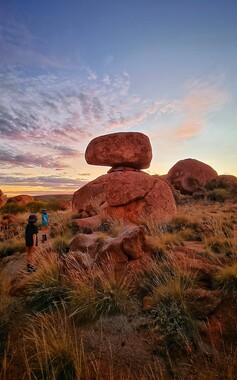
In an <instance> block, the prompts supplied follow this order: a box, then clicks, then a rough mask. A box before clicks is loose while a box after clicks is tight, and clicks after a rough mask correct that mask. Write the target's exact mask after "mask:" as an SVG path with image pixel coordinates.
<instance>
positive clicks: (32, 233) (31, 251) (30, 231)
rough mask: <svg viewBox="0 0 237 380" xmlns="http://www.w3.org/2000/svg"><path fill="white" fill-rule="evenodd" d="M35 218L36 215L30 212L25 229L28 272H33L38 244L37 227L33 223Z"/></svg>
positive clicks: (35, 220)
mask: <svg viewBox="0 0 237 380" xmlns="http://www.w3.org/2000/svg"><path fill="white" fill-rule="evenodd" d="M37 219H38V218H37V216H36V215H34V214H31V215H30V216H29V218H28V224H27V226H26V229H25V242H26V259H27V271H28V272H29V273H32V272H35V255H36V247H37V246H38V227H37V226H36V225H35V223H36V222H37Z"/></svg>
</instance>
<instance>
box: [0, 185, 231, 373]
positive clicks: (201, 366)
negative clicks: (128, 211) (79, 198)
mask: <svg viewBox="0 0 237 380" xmlns="http://www.w3.org/2000/svg"><path fill="white" fill-rule="evenodd" d="M213 190H215V189H212V190H209V191H213ZM40 202H41V201H40ZM195 202H196V201H195ZM206 202H207V201H200V202H199V203H190V202H189V203H186V204H183V205H182V204H180V205H179V206H178V214H177V217H175V218H173V220H171V221H170V222H169V223H160V222H159V221H157V220H155V219H154V218H153V219H149V218H147V220H143V222H142V225H143V226H144V231H145V239H146V247H147V250H148V251H149V253H150V254H151V259H150V260H148V261H144V263H143V264H142V265H141V266H139V267H138V268H137V269H136V268H135V269H133V267H130V266H128V268H127V269H124V271H122V272H121V271H120V272H116V271H115V270H114V263H113V262H112V261H111V262H110V263H108V265H107V266H106V267H100V266H98V265H97V264H96V263H95V262H94V260H93V258H90V257H89V256H88V254H87V252H85V253H81V252H74V254H73V255H71V254H70V252H69V253H68V247H69V242H70V240H71V239H72V238H73V231H72V223H71V222H72V219H73V218H74V215H72V212H71V211H70V210H69V211H59V210H57V211H52V212H51V213H50V225H49V231H48V235H49V243H47V244H44V246H42V248H39V262H38V264H37V271H36V272H35V273H33V274H30V275H27V274H26V273H22V272H19V273H18V276H19V279H18V278H16V281H15V282H14V284H12V283H11V276H10V275H9V270H8V272H7V271H6V272H4V274H3V272H2V273H0V341H1V344H0V367H1V369H0V377H1V378H2V379H4V380H7V379H12V380H15V379H18V378H21V377H24V379H26V380H36V379H44V380H46V379H47V380H51V379H53V380H62V379H66V380H80V379H82V378H83V379H85V380H89V379H92V378H95V379H100V378H105V379H106V380H107V379H108V380H114V379H116V378H119V379H123V380H125V379H126V380H127V379H129V380H134V379H137V378H139V379H142V380H151V379H161V380H171V379H177V380H178V379H180V380H181V379H183V378H188V379H191V380H192V379H193V380H206V379H208V380H209V379H219V378H220V379H228V380H234V379H235V374H236V369H237V358H236V352H234V351H233V347H234V342H235V341H236V339H237V336H236V334H235V332H233V331H232V332H231V333H230V331H229V330H228V328H229V327H228V326H229V325H231V321H229V318H232V315H233V318H235V315H236V312H237V304H236V301H235V299H236V297H235V292H236V289H237V283H236V278H237V267H236V258H237V244H236V238H237V235H236V226H237V224H236V217H235V215H236V211H237V208H236V206H235V204H232V203H228V200H226V201H225V202H224V203H222V202H215V203H212V204H210V203H208V202H207V203H206ZM33 203H35V202H33ZM37 205H39V204H38V203H37ZM34 206H36V205H35V204H32V207H34ZM40 208H41V207H40ZM47 209H48V207H47ZM31 210H33V209H31ZM35 210H36V209H34V212H36V211H35ZM27 216H28V211H27V212H24V213H18V214H17V218H18V220H19V222H20V228H19V229H18V232H17V234H18V235H17V238H14V236H15V235H14V234H13V231H10V230H9V231H8V236H9V237H7V238H6V235H5V232H3V233H2V235H0V238H1V236H2V241H1V242H0V257H1V262H2V267H3V268H5V267H6V268H12V265H14V260H15V259H14V257H15V256H16V257H17V258H18V259H19V258H20V257H24V254H23V255H22V256H21V255H14V253H15V252H24V250H25V247H24V239H23V233H24V227H25V223H26V220H27ZM104 217H105V218H104V219H103V220H102V224H101V226H100V228H99V230H98V231H97V232H95V236H97V242H98V241H99V242H100V241H101V242H103V244H104V243H105V242H106V240H107V239H111V238H114V237H116V236H117V235H118V234H119V233H121V232H122V231H123V229H124V228H126V222H124V221H121V220H111V219H110V218H108V215H107V216H106V215H104ZM15 233H16V232H15ZM196 246H197V247H200V249H199V250H198V251H196ZM99 247H100V245H99V244H98V249H99ZM9 254H11V255H12V256H11V257H6V256H7V255H9ZM200 263H201V264H200ZM199 264H200V267H199ZM208 265H209V266H210V272H208V271H209V269H208V268H209V267H208ZM134 270H135V272H133V271H134ZM6 273H7V276H6ZM135 273H136V274H135ZM13 285H14V286H13ZM12 289H16V291H15V290H14V292H12ZM200 289H201V290H203V293H202V292H200V294H201V295H200V297H204V298H205V291H206V290H209V291H210V293H214V294H216V292H217V297H220V302H221V303H220V308H219V311H218V314H215V309H213V310H214V311H212V313H213V314H211V315H210V317H209V316H208V315H207V317H204V316H202V313H201V311H202V298H199V299H198V298H197V297H198V296H197V294H199V293H198V292H199V290H200ZM202 294H204V295H202ZM144 297H145V298H146V307H145V306H144V305H145V301H144V300H145V298H144ZM190 297H191V298H190ZM200 299H201V300H200ZM210 299H211V298H210ZM208 302H209V301H208ZM208 302H207V304H208V305H209V303H208ZM210 303H211V301H210ZM19 304H21V307H20V308H19V306H17V305H19ZM227 307H228V313H227V311H226V315H225V310H227ZM194 309H195V312H194ZM16 311H17V313H16ZM227 314H228V321H227V322H226V321H225V319H226V318H227ZM26 315H27V316H26ZM212 315H213V316H214V317H213V319H212ZM23 316H24V317H23ZM219 316H221V317H219ZM22 317H23V318H22ZM118 317H119V318H126V319H124V321H123V323H125V324H123V325H122V327H121V328H120V329H121V331H123V329H127V330H126V331H129V333H130V334H131V335H132V334H134V345H133V348H132V346H131V347H130V346H129V345H128V343H127V341H126V339H125V340H124V339H122V338H121V342H120V341H119V334H120V333H119V334H118V333H117V332H116V334H118V337H117V338H116V339H117V340H116V345H115V340H114V339H115V338H114V335H113V334H114V328H115V327H116V326H117V325H116V323H117V320H116V318H118ZM18 320H19V321H21V322H20V323H19V322H18ZM106 321H107V322H106ZM125 321H126V322H125ZM104 323H107V325H108V326H111V327H110V330H107V334H109V335H108V336H104V335H103V330H102V327H101V330H100V329H99V328H98V326H102V325H103V324H104ZM215 323H218V324H219V325H218V326H219V327H218V329H219V330H218V329H217V327H216V325H215ZM116 328H117V327H116ZM212 329H213V331H214V333H213V334H211V332H209V330H210V331H211V330H212ZM217 330H218V331H219V333H218V332H217ZM116 331H117V330H116ZM88 334H89V335H90V336H91V338H89V335H88ZM218 334H219V335H218ZM228 334H229V335H228ZM132 336H133V335H132ZM217 336H218V338H217ZM226 336H228V340H225V337H226ZM94 338H95V339H94ZM218 339H219V340H218ZM221 339H222V341H221ZM94 340H95V342H96V343H95V342H94ZM104 341H106V342H107V345H106V349H105V347H104V346H103V344H104V343H103V342H104ZM136 342H138V345H137V346H136ZM144 342H146V343H144ZM139 344H140V345H141V346H143V345H144V344H146V345H147V347H146V355H144V358H143V355H140V357H139V362H138V361H136V360H135V359H134V360H133V354H134V352H133V351H134V349H137V350H139ZM20 347H21V348H23V349H21V350H20V349H19V348H20ZM112 352H113V354H112ZM113 355H114V356H113ZM123 355H124V356H123ZM125 356H129V359H128V362H129V365H128V364H127V363H124V362H123V361H124V357H125ZM19 361H20V362H21V363H22V366H21V368H18V367H17V363H19ZM15 363H16V364H15ZM104 363H106V365H104Z"/></svg>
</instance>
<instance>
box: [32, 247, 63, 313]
mask: <svg viewBox="0 0 237 380" xmlns="http://www.w3.org/2000/svg"><path fill="white" fill-rule="evenodd" d="M27 286H28V287H27V298H26V301H27V304H28V305H29V306H30V307H31V308H32V309H33V310H37V311H40V310H47V309H49V308H51V307H54V306H55V305H57V304H60V303H61V302H62V301H63V300H65V298H66V296H67V291H68V287H69V283H68V281H67V279H66V277H64V276H63V275H62V273H61V265H60V262H59V259H58V255H57V254H56V253H53V252H51V253H49V254H48V256H43V257H41V259H40V261H39V263H38V269H37V271H36V272H35V273H34V274H32V275H31V278H30V280H29V281H28V284H27Z"/></svg>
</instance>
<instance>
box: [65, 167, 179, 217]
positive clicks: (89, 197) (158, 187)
mask: <svg viewBox="0 0 237 380" xmlns="http://www.w3.org/2000/svg"><path fill="white" fill-rule="evenodd" d="M95 199H98V202H97V210H96V209H95ZM90 203H91V209H93V207H94V209H93V212H95V213H99V212H100V210H101V209H103V211H105V212H106V213H107V214H108V215H109V216H111V217H118V218H123V219H125V220H128V221H131V222H133V223H139V222H140V220H141V219H142V218H144V217H147V216H154V217H155V218H156V219H160V220H163V221H168V220H170V219H172V217H173V216H174V215H175V213H176V204H175V200H174V197H173V194H172V191H171V189H170V187H169V186H168V185H167V183H165V182H164V181H162V180H160V179H158V178H153V177H152V176H150V175H149V174H146V173H144V172H129V171H125V172H113V173H109V174H106V175H103V176H100V177H98V178H97V179H95V180H94V181H92V182H90V183H88V184H86V185H85V186H83V187H82V188H80V189H79V190H77V191H76V192H75V193H74V195H73V200H72V206H73V208H74V209H75V210H76V211H77V212H78V213H79V215H80V216H83V213H85V211H86V212H87V215H88V210H89V209H90V208H89V207H88V205H90ZM92 215H94V214H93V213H91V214H90V215H89V216H92Z"/></svg>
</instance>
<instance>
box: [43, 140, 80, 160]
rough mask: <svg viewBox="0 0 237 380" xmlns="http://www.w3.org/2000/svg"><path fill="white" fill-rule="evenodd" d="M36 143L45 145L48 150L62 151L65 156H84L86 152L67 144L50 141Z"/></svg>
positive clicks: (61, 153)
mask: <svg viewBox="0 0 237 380" xmlns="http://www.w3.org/2000/svg"><path fill="white" fill-rule="evenodd" d="M36 145H38V146H40V147H43V148H44V149H46V150H52V151H56V152H58V153H60V155H61V156H63V157H78V158H79V157H83V156H84V153H81V152H79V151H78V150H77V149H73V148H71V147H69V146H66V145H60V144H53V145H52V144H51V143H50V142H40V143H37V144H36Z"/></svg>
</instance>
